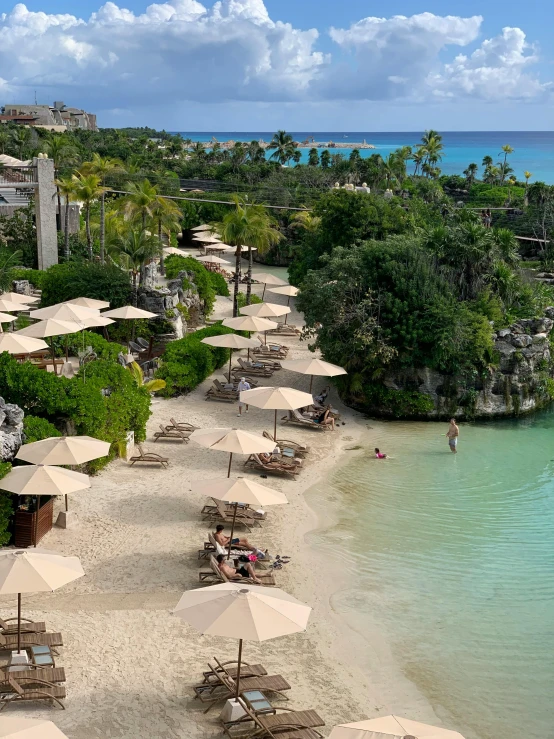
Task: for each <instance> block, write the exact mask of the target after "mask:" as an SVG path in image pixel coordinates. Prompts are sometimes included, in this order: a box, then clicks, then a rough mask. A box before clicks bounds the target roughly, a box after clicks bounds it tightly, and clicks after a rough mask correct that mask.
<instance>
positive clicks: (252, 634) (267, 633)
mask: <svg viewBox="0 0 554 739" xmlns="http://www.w3.org/2000/svg"><path fill="white" fill-rule="evenodd" d="M311 610H312V609H311V608H310V607H309V606H307V605H306V604H305V603H301V602H300V601H299V600H296V598H293V596H292V595H289V594H288V593H285V591H284V590H280V589H279V588H264V587H260V586H255V585H248V586H245V585H240V584H238V583H223V584H221V585H212V586H211V587H209V588H200V589H198V590H189V591H187V592H186V593H184V594H183V595H182V596H181V600H180V601H179V603H178V604H177V607H176V608H175V611H174V614H175V615H176V616H178V617H179V618H181V619H183V621H185V622H186V623H188V624H190V625H191V626H193V627H194V628H195V629H196V630H197V631H199V632H200V633H201V634H211V635H213V636H226V637H230V638H232V639H238V640H239V656H238V668H237V677H236V683H237V692H236V696H237V697H238V695H239V694H240V669H241V663H242V642H243V641H244V640H246V641H255V642H263V641H267V640H268V639H276V638H277V637H280V636H287V635H288V634H296V633H298V632H300V631H305V630H306V627H307V625H308V619H309V618H310V613H311Z"/></svg>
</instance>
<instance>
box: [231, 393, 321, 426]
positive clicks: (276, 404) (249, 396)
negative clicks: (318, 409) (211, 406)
mask: <svg viewBox="0 0 554 739" xmlns="http://www.w3.org/2000/svg"><path fill="white" fill-rule="evenodd" d="M240 399H241V401H242V402H243V403H248V405H253V406H254V407H255V408H262V409H265V410H274V411H275V421H274V425H273V438H274V439H276V438H277V411H278V410H285V411H292V410H296V409H297V408H304V406H309V405H311V404H312V403H313V402H314V399H313V398H312V396H311V395H308V393H303V392H302V391H300V390H295V389H294V388H292V387H256V388H254V389H253V390H243V391H242V392H241V394H240Z"/></svg>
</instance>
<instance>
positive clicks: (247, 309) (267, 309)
mask: <svg viewBox="0 0 554 739" xmlns="http://www.w3.org/2000/svg"><path fill="white" fill-rule="evenodd" d="M240 312H241V313H242V314H243V315H245V316H258V317H259V318H277V316H284V315H286V314H287V313H290V308H289V307H288V306H286V305H279V304H278V303H253V304H252V305H245V306H244V308H241V309H240Z"/></svg>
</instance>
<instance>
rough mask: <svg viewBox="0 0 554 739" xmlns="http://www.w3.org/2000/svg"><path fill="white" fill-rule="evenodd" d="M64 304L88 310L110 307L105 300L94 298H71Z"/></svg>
mask: <svg viewBox="0 0 554 739" xmlns="http://www.w3.org/2000/svg"><path fill="white" fill-rule="evenodd" d="M65 302H66V303H71V305H80V306H81V307H82V308H90V309H91V310H102V308H109V307H110V304H109V303H108V301H107V300H96V298H72V299H71V300H66V301H65Z"/></svg>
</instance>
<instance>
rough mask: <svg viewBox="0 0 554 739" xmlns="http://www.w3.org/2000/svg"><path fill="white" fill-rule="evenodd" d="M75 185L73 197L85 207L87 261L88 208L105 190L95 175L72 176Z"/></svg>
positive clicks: (90, 252)
mask: <svg viewBox="0 0 554 739" xmlns="http://www.w3.org/2000/svg"><path fill="white" fill-rule="evenodd" d="M72 179H73V182H74V184H75V197H76V198H77V199H78V200H80V201H82V203H83V204H84V206H85V229H86V234H87V246H88V253H89V259H91V260H92V258H93V254H92V235H91V232H90V206H91V205H92V203H93V202H94V201H96V200H99V199H100V198H101V197H102V194H103V193H104V192H106V188H105V187H102V185H101V184H100V177H99V176H98V175H96V174H89V175H84V174H81V173H80V172H77V174H74V175H73V178H72Z"/></svg>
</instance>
